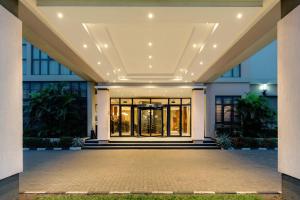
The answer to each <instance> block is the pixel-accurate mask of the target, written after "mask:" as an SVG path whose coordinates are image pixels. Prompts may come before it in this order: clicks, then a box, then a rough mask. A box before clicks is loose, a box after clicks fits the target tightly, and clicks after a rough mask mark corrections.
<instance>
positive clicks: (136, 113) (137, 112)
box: [133, 107, 139, 136]
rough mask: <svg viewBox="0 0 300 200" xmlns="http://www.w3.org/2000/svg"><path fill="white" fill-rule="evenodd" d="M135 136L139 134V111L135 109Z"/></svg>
mask: <svg viewBox="0 0 300 200" xmlns="http://www.w3.org/2000/svg"><path fill="white" fill-rule="evenodd" d="M133 129H134V136H138V134H139V109H138V108H137V107H134V128H133Z"/></svg>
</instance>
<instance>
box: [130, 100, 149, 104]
mask: <svg viewBox="0 0 300 200" xmlns="http://www.w3.org/2000/svg"><path fill="white" fill-rule="evenodd" d="M149 103H150V99H133V104H134V105H140V104H149Z"/></svg>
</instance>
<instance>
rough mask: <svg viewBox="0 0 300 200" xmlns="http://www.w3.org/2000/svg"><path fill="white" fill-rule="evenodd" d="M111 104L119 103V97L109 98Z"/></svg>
mask: <svg viewBox="0 0 300 200" xmlns="http://www.w3.org/2000/svg"><path fill="white" fill-rule="evenodd" d="M110 103H111V104H119V99H110Z"/></svg>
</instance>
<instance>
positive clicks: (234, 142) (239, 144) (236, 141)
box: [231, 137, 245, 149]
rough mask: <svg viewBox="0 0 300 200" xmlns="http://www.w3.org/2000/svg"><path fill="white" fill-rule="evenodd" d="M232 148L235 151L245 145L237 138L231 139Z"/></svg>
mask: <svg viewBox="0 0 300 200" xmlns="http://www.w3.org/2000/svg"><path fill="white" fill-rule="evenodd" d="M231 143H232V146H233V147H234V148H236V149H240V148H243V147H244V146H245V145H244V143H243V140H242V139H241V138H240V137H239V138H231Z"/></svg>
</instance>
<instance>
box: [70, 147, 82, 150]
mask: <svg viewBox="0 0 300 200" xmlns="http://www.w3.org/2000/svg"><path fill="white" fill-rule="evenodd" d="M69 149H70V150H71V151H79V150H81V147H70V148H69Z"/></svg>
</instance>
